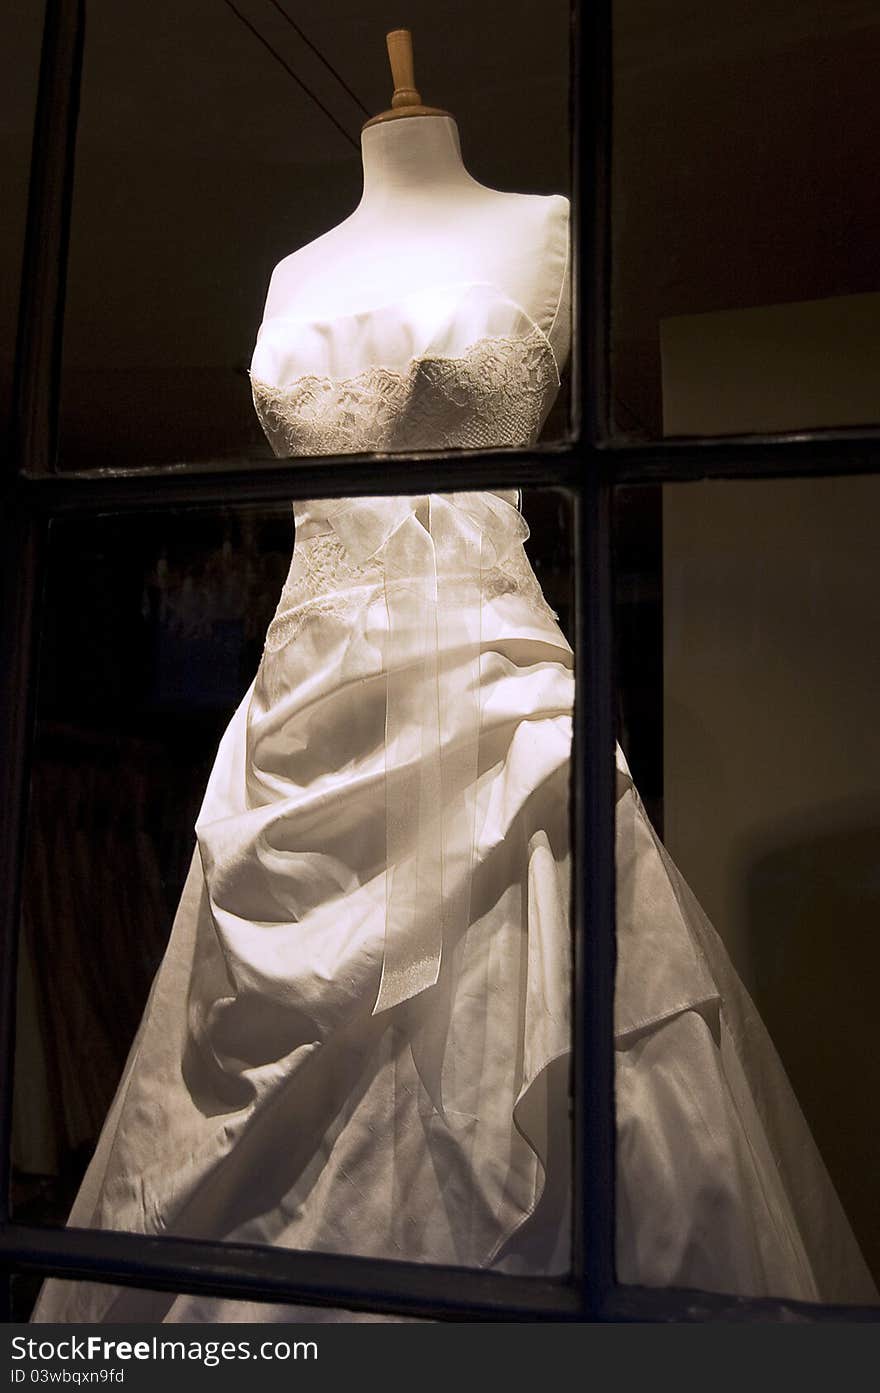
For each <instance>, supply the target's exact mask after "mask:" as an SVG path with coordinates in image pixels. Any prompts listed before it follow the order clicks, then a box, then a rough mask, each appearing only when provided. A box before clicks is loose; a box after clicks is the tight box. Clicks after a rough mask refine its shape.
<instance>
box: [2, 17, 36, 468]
mask: <svg viewBox="0 0 880 1393" xmlns="http://www.w3.org/2000/svg"><path fill="white" fill-rule="evenodd" d="M42 25H43V6H42V5H40V4H33V3H32V2H31V0H10V3H9V4H6V5H4V6H3V9H2V11H0V44H2V48H3V53H4V55H5V60H6V61H5V63H4V71H3V79H4V80H3V83H2V85H0V160H2V169H3V173H2V187H3V217H2V218H0V268H2V270H0V448H2V447H3V446H4V445H5V444H6V442H7V439H8V431H9V422H10V413H11V409H12V388H13V370H14V357H13V355H14V349H15V336H16V325H17V319H18V297H19V288H20V282H21V258H22V252H23V249H24V226H25V218H26V215H27V195H28V170H29V167H30V159H31V141H32V139H33V121H34V107H35V104H36V100H37V81H38V77H39V66H40V38H41V34H42Z"/></svg>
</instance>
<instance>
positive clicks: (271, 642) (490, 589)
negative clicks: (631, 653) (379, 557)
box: [265, 532, 558, 653]
mask: <svg viewBox="0 0 880 1393" xmlns="http://www.w3.org/2000/svg"><path fill="white" fill-rule="evenodd" d="M382 587H383V572H382V567H381V565H380V564H379V563H378V562H371V563H366V564H363V565H359V564H358V563H357V562H355V561H353V560H352V558H351V556H350V555H349V553H348V552H347V551H346V549H345V547H344V546H343V544H342V542H341V541H340V539H339V537H338V536H337V535H336V533H335V532H326V533H319V534H318V535H317V536H313V537H309V538H308V539H307V540H306V541H305V542H302V543H301V542H299V541H297V542H296V544H295V546H294V552H293V559H292V561H291V564H290V571H289V572H288V576H287V580H286V581H285V582H284V586H283V588H282V591H281V596H280V598H279V601H278V606H277V609H276V611H275V615H274V618H273V619H272V622H271V623H270V625H269V628H268V630H267V631H266V640H265V651H266V652H267V653H275V652H278V650H279V649H281V648H284V647H285V646H286V645H287V644H288V643H290V642H292V641H293V640H294V639H295V638H296V637H297V636H298V635H299V633H300V632H301V631H302V629H303V628H304V626H305V625H306V624H308V623H310V622H311V621H312V620H314V619H331V620H337V621H339V622H340V623H341V624H343V625H345V627H346V628H348V627H350V625H351V621H352V619H353V617H354V616H355V615H356V614H358V613H359V612H361V611H362V610H363V609H364V608H366V606H367V605H369V604H370V603H372V601H373V600H375V599H376V598H377V596H378V595H379V594H380V593H381V591H382ZM509 594H517V595H520V596H522V598H523V599H524V600H525V601H526V603H527V604H528V605H529V607H530V608H531V609H532V610H533V611H534V612H535V613H536V615H538V616H539V617H540V618H542V619H545V620H546V618H547V617H548V616H549V617H550V618H552V619H554V620H556V619H557V618H558V615H557V614H556V613H555V611H554V610H552V609H551V608H550V606H549V605H548V604H547V601H546V600H545V599H544V594H543V592H542V590H541V587H540V585H539V583H538V579H537V577H536V575H535V573H534V571H533V570H532V568H531V566H530V564H529V560H528V557H527V556H526V554H525V551H524V549H523V547H522V546H519V547H516V548H514V550H513V551H511V552H510V553H509V555H507V556H506V557H505V558H504V561H503V563H502V564H501V565H498V566H492V567H490V568H488V569H487V570H485V571H483V573H482V598H483V599H484V600H487V599H496V598H497V597H498V596H500V595H509Z"/></svg>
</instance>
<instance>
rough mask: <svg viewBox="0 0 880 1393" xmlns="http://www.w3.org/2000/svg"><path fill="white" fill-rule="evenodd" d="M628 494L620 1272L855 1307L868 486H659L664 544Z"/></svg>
mask: <svg viewBox="0 0 880 1393" xmlns="http://www.w3.org/2000/svg"><path fill="white" fill-rule="evenodd" d="M634 492H637V491H632V492H631V493H629V494H625V495H624V496H623V498H622V500H621V502H622V504H623V505H624V506H622V507H621V509H620V510H619V513H620V517H619V533H620V538H621V540H620V542H619V548H620V551H621V554H624V555H625V556H626V557H627V558H628V560H627V562H626V564H625V565H624V566H623V567H622V568H621V574H622V578H623V588H622V589H621V595H620V605H621V614H622V616H623V618H625V617H626V609H625V606H627V605H628V604H629V605H630V606H631V602H632V596H633V594H634V593H637V592H638V591H639V590H641V592H642V593H643V594H644V596H645V597H646V598H645V603H644V604H643V605H642V607H641V608H642V616H641V621H640V623H634V622H632V621H630V622H629V627H628V628H627V626H626V624H625V623H623V622H622V623H621V624H620V625H619V630H620V642H621V648H622V650H623V652H624V653H625V658H626V661H625V663H621V668H620V671H621V676H622V680H623V684H624V685H623V692H622V698H623V700H622V706H623V709H624V711H625V712H626V711H629V712H630V713H632V712H634V711H636V710H637V711H638V719H639V721H641V722H645V723H647V730H642V731H640V732H639V734H638V739H637V738H636V731H635V727H634V720H635V718H634V717H633V716H632V714H631V715H630V719H629V721H628V722H627V721H624V722H623V723H622V726H621V731H622V737H623V741H624V744H625V746H626V754H627V755H628V756H629V761H628V762H629V770H628V771H627V768H626V761H625V759H624V757H623V755H621V757H620V759H619V771H620V773H619V782H618V844H617V852H618V911H617V912H618V981H617V998H616V1017H617V1019H616V1030H617V1044H618V1053H617V1098H618V1186H619V1193H618V1223H619V1227H618V1269H619V1276H620V1278H621V1280H623V1281H626V1282H633V1283H644V1284H647V1285H667V1284H668V1285H675V1286H683V1287H699V1288H704V1289H710V1290H717V1291H727V1292H735V1293H738V1294H742V1295H747V1296H761V1295H770V1296H779V1297H790V1298H796V1299H802V1300H819V1301H823V1302H844V1303H847V1302H854V1303H855V1302H863V1301H877V1299H878V1298H877V1290H876V1286H875V1282H876V1279H877V1276H878V1275H880V1228H878V1223H877V1207H876V1202H875V1200H876V1174H877V1166H878V1160H880V1156H878V1150H877V1136H878V1134H880V1129H878V1125H877V1123H878V1118H877V1099H878V1098H880V1073H878V1064H877V1053H876V1049H875V1047H874V1032H875V1027H876V994H875V992H874V990H873V984H874V982H875V980H876V976H877V971H878V968H880V960H878V949H877V935H876V934H875V933H874V932H873V925H874V923H875V922H876V918H877V909H878V894H880V891H878V879H877V848H878V845H880V837H878V833H880V796H878V789H880V745H878V741H877V735H876V724H877V723H876V692H877V690H878V684H880V653H878V649H877V645H876V643H874V642H873V641H872V638H873V635H874V634H875V633H876V632H877V629H878V620H880V613H878V604H877V599H876V596H877V593H878V585H877V580H878V577H877V574H876V571H877V553H876V545H875V537H874V526H873V521H872V520H873V518H874V516H875V513H876V509H877V506H878V504H880V479H874V478H841V479H820V480H786V481H771V480H764V481H760V482H736V483H710V484H695V485H668V486H666V487H665V488H664V490H663V499H662V548H659V547H658V546H657V541H658V537H659V527H658V518H657V515H656V513H655V514H654V516H653V518H652V517H651V516H650V510H649V509H647V508H646V507H645V506H642V507H641V508H637V507H635V505H633V503H632V493H634ZM646 520H647V522H646ZM640 537H641V541H642V545H641V546H639V539H640ZM624 548H625V549H626V550H625V551H624ZM638 555H642V556H643V557H646V558H648V559H647V561H646V562H644V563H643V567H642V575H641V577H640V578H639V581H638V584H636V583H635V582H634V580H633V575H632V571H633V558H634V557H636V556H638ZM661 593H662V603H661V604H660V605H659V606H658V605H657V604H656V603H655V600H654V597H655V596H657V595H658V594H661ZM658 634H662V655H663V664H662V676H661V672H660V670H659V669H657V668H656V667H655V666H654V665H653V663H651V662H649V663H648V667H647V673H648V677H647V681H646V679H645V674H644V671H643V672H642V674H641V677H639V676H638V675H637V674H638V673H639V667H638V657H639V652H640V651H641V647H642V646H643V645H644V646H645V647H646V648H647V651H648V652H649V653H650V652H651V648H652V644H654V645H655V647H656V644H655V640H656V637H657V635H658ZM634 674H636V675H635V676H634ZM651 684H653V687H654V690H653V703H654V716H653V719H651V718H650V716H649V714H648V693H647V688H649V687H650V686H651ZM652 747H653V748H652ZM658 764H659V765H660V766H662V773H663V781H662V797H660V798H658V797H657V788H656V784H655V783H654V782H653V780H654V771H655V770H656V768H657V767H658ZM643 773H644V780H645V783H646V785H647V790H648V792H649V793H650V794H651V795H652V806H651V818H652V821H653V824H654V828H655V829H656V831H655V830H652V827H651V825H650V823H649V822H648V818H647V814H646V813H645V810H644V808H643V807H642V805H641V803H640V801H639V799H638V796H637V793H636V789H637V788H638V787H639V785H640V784H641V782H642V779H643ZM630 776H631V778H630ZM631 779H632V781H634V786H633V783H632V782H631ZM660 836H662V838H663V841H662V842H660V840H659V837H660ZM709 921H711V923H710V922H709ZM859 1249H860V1250H861V1252H860V1251H859ZM872 1272H873V1277H872V1276H871V1273H872Z"/></svg>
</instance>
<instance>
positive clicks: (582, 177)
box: [0, 0, 880, 1322]
mask: <svg viewBox="0 0 880 1393" xmlns="http://www.w3.org/2000/svg"><path fill="white" fill-rule="evenodd" d="M612 21H613V14H612V3H611V0H583V2H582V3H578V0H573V10H572V69H571V93H572V113H571V114H572V130H573V200H572V202H573V218H572V238H573V266H574V277H573V294H574V325H575V334H574V342H573V351H572V402H573V407H572V421H571V431H570V434H569V437H568V439H567V440H566V441H565V442H564V443H561V444H548V445H542V446H538V447H535V448H534V449H533V450H530V451H525V452H522V451H509V450H504V451H479V452H473V453H470V452H469V453H468V455H467V463H468V477H467V484H466V487H468V488H501V487H514V486H519V487H529V486H539V485H543V486H549V487H556V488H561V489H564V490H565V491H566V492H567V493H568V494H569V495H570V497H571V498H572V500H573V505H574V507H573V514H574V537H573V543H574V570H575V595H574V601H575V603H574V638H575V643H574V648H575V679H576V697H575V720H574V744H573V754H572V770H573V775H572V833H573V848H572V849H573V861H574V866H575V872H574V878H573V886H572V889H573V921H574V950H575V954H574V962H575V972H574V983H573V996H574V1007H575V1010H574V1038H573V1080H574V1083H573V1100H572V1101H573V1120H574V1136H573V1167H574V1170H573V1175H574V1182H575V1183H574V1200H575V1202H574V1220H573V1261H572V1270H571V1273H570V1275H569V1276H568V1277H566V1278H559V1279H555V1278H536V1277H528V1278H525V1277H522V1278H521V1277H513V1276H508V1275H506V1274H500V1273H492V1272H486V1271H479V1270H470V1269H468V1270H465V1269H460V1268H445V1267H436V1266H428V1265H423V1264H417V1263H399V1262H396V1261H379V1260H372V1259H363V1258H356V1257H348V1256H344V1255H331V1254H325V1253H310V1252H301V1251H294V1250H290V1249H279V1248H269V1249H267V1248H265V1247H260V1246H256V1245H245V1244H229V1243H221V1242H206V1241H201V1240H198V1241H197V1240H189V1239H182V1238H174V1237H168V1236H162V1237H154V1236H145V1235H142V1234H132V1233H123V1232H116V1231H112V1232H111V1231H102V1230H87V1229H66V1228H65V1229H53V1228H41V1227H38V1226H36V1225H26V1224H20V1223H16V1222H14V1221H13V1219H12V1218H11V1215H10V1212H9V1180H10V1158H11V1147H10V1141H11V1126H12V1080H13V1058H14V1012H15V983H16V947H17V938H18V926H19V915H20V906H21V891H22V865H23V853H24V844H25V831H26V818H27V802H28V783H29V763H30V753H31V742H32V735H33V726H34V717H35V687H36V677H37V672H36V653H37V645H38V636H39V629H40V603H41V595H42V591H43V586H44V576H45V567H46V559H47V546H46V543H47V537H48V530H49V527H50V524H51V523H52V521H53V520H54V519H58V518H64V517H72V516H80V517H86V518H89V517H94V516H96V515H97V514H99V513H107V512H112V513H119V512H140V511H147V510H154V509H166V508H170V507H174V506H199V505H200V506H211V505H218V504H230V503H235V504H248V503H260V502H266V503H269V502H277V501H279V500H283V501H285V502H289V501H290V500H292V499H297V498H308V497H316V496H345V495H358V494H370V493H379V494H382V493H385V494H387V493H395V492H406V493H411V492H428V491H434V490H440V491H442V490H446V489H449V488H452V487H455V488H461V487H462V476H461V456H460V455H448V454H447V455H442V454H432V453H422V454H419V455H416V456H414V457H408V458H403V457H401V456H381V457H376V456H369V457H359V456H350V455H348V456H342V457H340V458H337V459H322V460H320V461H316V460H314V459H311V460H308V461H305V462H303V461H297V460H285V461H281V462H278V463H276V464H271V465H268V466H267V465H266V463H265V461H263V460H260V461H256V462H252V461H248V460H239V461H236V462H233V463H229V462H226V461H219V462H204V461H202V462H197V463H193V464H190V465H189V466H188V467H187V468H186V469H185V470H182V469H180V468H179V467H177V466H167V465H163V466H161V467H158V468H146V469H144V468H141V467H138V468H137V469H125V468H121V469H119V470H114V471H113V472H107V471H103V472H101V473H96V474H86V473H79V474H71V473H61V474H59V473H53V468H54V464H55V459H56V453H57V443H58V440H57V436H58V415H59V411H58V406H59V391H60V364H61V344H62V334H63V318H64V290H65V268H66V259H67V248H68V240H69V226H70V211H71V202H72V190H73V173H74V162H75V153H76V149H75V147H76V125H77V109H78V95H79V82H80V74H81V69H82V58H83V48H84V30H85V0H47V5H46V15H45V31H44V39H43V50H42V58H41V69H40V82H39V93H38V101H37V110H36V117H35V127H34V141H33V160H32V169H31V185H30V195H29V206H28V219H27V229H26V238H25V253H24V263H23V277H22V295H21V310H20V323H19V340H18V352H17V363H16V395H15V419H14V429H13V448H12V450H11V451H10V453H9V455H8V457H7V459H6V461H5V463H4V466H3V477H2V491H3V565H4V578H3V579H4V597H5V603H4V608H3V612H2V619H0V627H2V633H0V638H2V661H3V671H4V673H5V676H6V682H5V689H4V706H3V711H2V717H3V721H2V729H0V883H2V884H3V885H4V887H5V890H6V893H5V896H4V901H3V905H2V922H0V930H2V944H0V1061H2V1062H0V1068H2V1073H0V1078H2V1080H3V1082H4V1085H5V1086H4V1088H3V1106H2V1110H0V1182H2V1183H0V1266H2V1267H3V1269H4V1271H5V1272H6V1273H7V1274H10V1277H11V1274H14V1273H19V1272H21V1273H24V1272H30V1273H38V1274H40V1275H42V1276H56V1277H61V1278H70V1279H86V1280H93V1281H107V1282H113V1283H117V1284H131V1285H136V1286H143V1287H150V1288H162V1289H168V1290H174V1291H178V1292H184V1291H185V1292H194V1293H205V1294H211V1295H225V1296H227V1297H238V1298H249V1299H259V1298H264V1299H266V1300H276V1301H277V1300H284V1301H296V1302H300V1303H303V1304H306V1305H308V1304H316V1305H331V1306H342V1307H346V1308H352V1309H358V1310H366V1311H382V1312H388V1313H397V1314H401V1315H427V1316H431V1317H433V1318H434V1319H440V1320H444V1319H447V1320H462V1319H472V1320H489V1321H492V1320H503V1321H511V1320H528V1321H542V1320H552V1321H596V1322H601V1321H664V1322H667V1321H686V1322H693V1321H705V1320H719V1319H721V1320H726V1321H729V1320H736V1321H740V1320H762V1321H768V1320H778V1321H787V1320H790V1319H791V1318H792V1316H793V1315H796V1316H797V1317H798V1318H799V1319H800V1320H807V1321H813V1322H816V1321H826V1320H833V1321H838V1322H839V1321H850V1322H859V1321H866V1320H868V1321H871V1320H877V1319H878V1317H880V1307H865V1306H823V1305H814V1304H807V1303H799V1302H791V1301H783V1300H772V1299H760V1300H753V1299H747V1298H740V1297H734V1296H729V1295H720V1294H714V1293H707V1292H699V1291H690V1290H683V1289H680V1288H662V1289H661V1288H648V1287H633V1286H622V1285H618V1284H617V1282H616V1279H615V1272H614V1142H615V1136H614V1050H613V986H614V967H615V906H614V896H615V872H614V762H613V750H614V735H615V723H614V710H613V707H614V700H613V688H612V683H613V653H612V644H613V637H614V635H613V616H612V601H613V596H612V556H611V511H612V502H613V495H614V490H615V488H616V487H617V486H618V485H624V484H625V485H635V484H640V483H641V484H645V483H651V484H658V483H664V484H667V483H675V482H681V481H687V480H697V479H722V478H727V479H730V478H737V479H772V478H780V477H806V476H810V475H828V476H830V475H838V474H854V473H864V472H868V473H880V430H878V429H873V428H871V429H864V430H845V431H807V432H796V433H786V434H773V435H743V436H736V437H711V438H687V439H665V440H663V441H660V442H656V443H648V444H645V443H641V442H630V441H627V440H626V439H622V438H620V437H618V436H616V435H615V434H614V431H613V427H612V421H611V415H610V366H609V364H610V318H609V285H610V271H611V255H610V246H611V242H610V214H611V208H610V176H611V111H612V91H611V38H612ZM377 459H378V468H377ZM379 473H381V477H377V475H379ZM587 713H589V715H587ZM9 1286H10V1282H9V1281H7V1282H6V1283H5V1288H4V1291H3V1296H2V1299H3V1300H4V1302H5V1310H4V1312H3V1316H4V1318H5V1319H7V1320H8V1319H10V1318H11V1317H10V1314H9V1313H10V1310H11V1309H12V1308H11V1305H10V1304H9V1290H8V1288H9Z"/></svg>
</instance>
